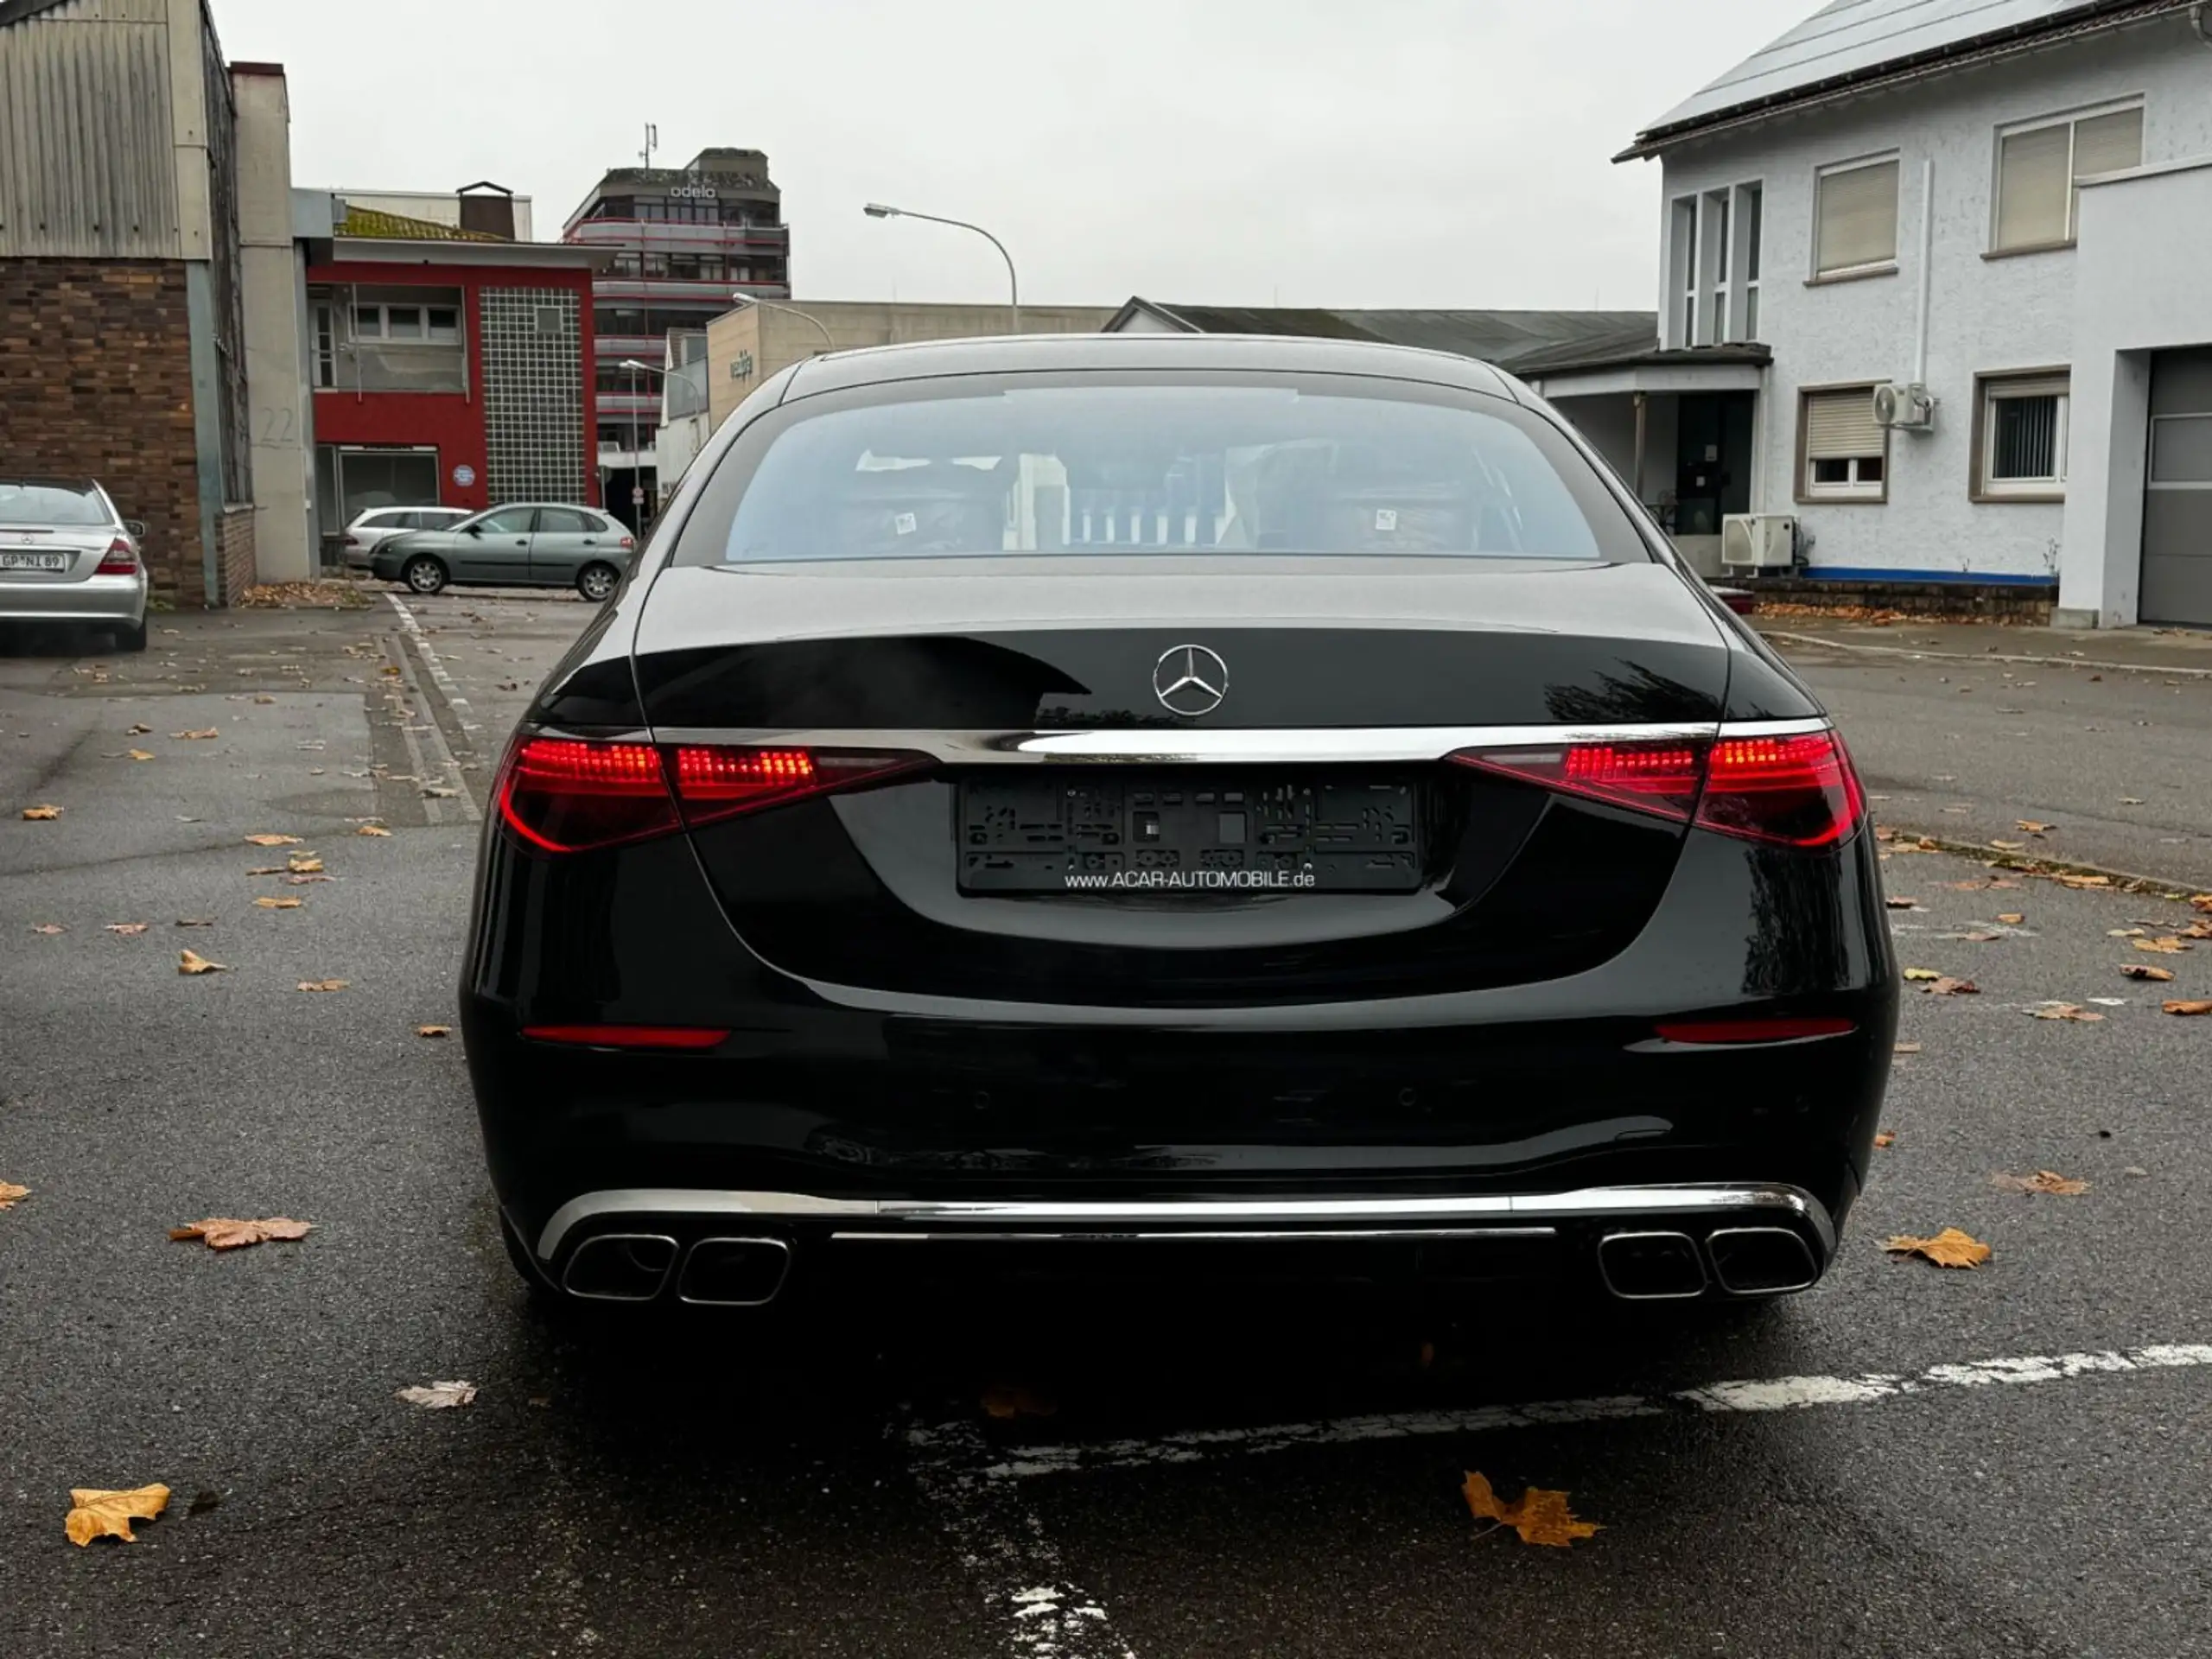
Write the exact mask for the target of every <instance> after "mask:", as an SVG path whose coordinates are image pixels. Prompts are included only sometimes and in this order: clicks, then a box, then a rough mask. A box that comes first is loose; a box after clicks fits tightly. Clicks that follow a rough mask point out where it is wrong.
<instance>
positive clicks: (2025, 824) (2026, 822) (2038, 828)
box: [2012, 818, 2058, 836]
mask: <svg viewBox="0 0 2212 1659" xmlns="http://www.w3.org/2000/svg"><path fill="white" fill-rule="evenodd" d="M2012 827H2013V828H2014V829H2019V830H2023V831H2024V832H2025V833H2026V834H2028V835H2031V836H2039V835H2041V834H2043V832H2044V830H2046V829H2056V828H2058V826H2057V825H2056V824H2055V823H2037V822H2036V821H2035V820H2034V819H2033V818H2022V819H2021V820H2020V821H2019V822H2018V823H2016V824H2014V825H2013V826H2012Z"/></svg>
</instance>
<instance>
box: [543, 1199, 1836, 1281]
mask: <svg viewBox="0 0 2212 1659" xmlns="http://www.w3.org/2000/svg"><path fill="white" fill-rule="evenodd" d="M1745 1210H1750V1211H1781V1212H1783V1214H1785V1215H1787V1216H1789V1217H1793V1218H1794V1219H1796V1220H1797V1221H1800V1222H1802V1223H1803V1224H1806V1225H1807V1226H1808V1227H1810V1228H1811V1229H1812V1230H1813V1232H1814V1234H1815V1236H1817V1237H1818V1238H1819V1240H1820V1243H1821V1256H1822V1258H1823V1259H1825V1258H1826V1257H1827V1256H1828V1255H1833V1254H1834V1250H1835V1228H1834V1224H1833V1223H1831V1222H1830V1220H1829V1219H1828V1213H1827V1209H1826V1208H1825V1207H1824V1206H1823V1205H1821V1201H1820V1200H1819V1199H1818V1198H1815V1197H1814V1196H1813V1195H1812V1194H1811V1193H1809V1192H1806V1191H1804V1190H1803V1189H1802V1187H1796V1186H1786V1185H1778V1184H1767V1183H1761V1182H1751V1181H1720V1182H1703V1183H1700V1182H1690V1183H1669V1184H1665V1185H1651V1186H1586V1187H1580V1188H1577V1189H1575V1190H1574V1191H1573V1192H1526V1193H1504V1192H1491V1193H1479V1194H1474V1195H1469V1196H1461V1197H1452V1198H1164V1199H1104V1200H1089V1199H1031V1198H1011V1199H1003V1198H817V1197H815V1196H814V1195H812V1194H811V1193H805V1192H720V1191H711V1190H707V1189H702V1188H694V1187H680V1186H679V1187H626V1188H618V1189H615V1190H613V1191H610V1192H586V1193H583V1194H582V1195H580V1196H579V1197H576V1198H571V1199H569V1201H568V1203H566V1204H564V1205H562V1206H561V1207H560V1208H559V1209H558V1210H556V1211H554V1212H553V1216H552V1217H551V1219H550V1220H549V1221H547V1222H546V1224H545V1226H544V1228H543V1230H542V1231H541V1232H540V1233H539V1234H538V1238H537V1254H538V1255H539V1257H540V1258H541V1259H542V1260H545V1261H549V1262H550V1261H551V1260H552V1259H553V1257H554V1256H555V1255H558V1254H559V1252H560V1249H561V1244H562V1242H563V1240H564V1239H565V1238H567V1236H568V1235H569V1231H570V1230H572V1229H574V1228H575V1227H577V1226H579V1225H581V1224H583V1223H585V1222H588V1221H591V1220H594V1219H596V1218H597V1217H601V1216H613V1215H639V1216H746V1217H755V1218H763V1219H777V1220H782V1221H789V1222H812V1221H848V1222H859V1223H869V1222H880V1223H884V1224H887V1230H892V1231H897V1230H901V1228H902V1227H903V1228H905V1229H906V1230H915V1229H916V1228H917V1227H918V1228H919V1229H920V1230H925V1231H926V1230H934V1229H935V1228H938V1227H956V1228H961V1229H963V1230H965V1229H967V1228H970V1227H986V1228H988V1227H992V1226H997V1227H1000V1228H1001V1229H1005V1228H1013V1229H1014V1230H1019V1231H1027V1230H1031V1229H1040V1230H1041V1229H1050V1228H1068V1227H1072V1228H1084V1227H1089V1228H1092V1229H1095V1230H1096V1229H1103V1230H1125V1229H1130V1228H1138V1227H1141V1226H1143V1225H1144V1224H1147V1223H1151V1224H1161V1223H1165V1224H1169V1225H1171V1226H1172V1225H1176V1224H1182V1223H1185V1222H1188V1223H1193V1224H1203V1223H1209V1222H1211V1223H1213V1224H1217V1225H1224V1226H1231V1227H1236V1228H1238V1229H1240V1230H1241V1229H1243V1228H1245V1227H1268V1226H1274V1225H1279V1224H1285V1223H1289V1224H1300V1223H1304V1224H1315V1223H1337V1222H1351V1223H1357V1222H1367V1223H1370V1224H1376V1223H1379V1224H1383V1225H1386V1226H1389V1227H1391V1228H1393V1229H1395V1227H1397V1226H1398V1225H1399V1224H1405V1225H1407V1226H1421V1225H1423V1224H1430V1225H1436V1224H1443V1225H1450V1224H1454V1223H1465V1222H1482V1221H1488V1220H1490V1219H1491V1218H1492V1217H1505V1218H1507V1219H1508V1220H1511V1219H1514V1218H1517V1217H1529V1219H1530V1220H1531V1221H1541V1222H1554V1221H1564V1220H1573V1219H1579V1218H1585V1217H1604V1216H1617V1215H1631V1216H1638V1217H1658V1216H1675V1215H1680V1216H1698V1215H1727V1214H1731V1213H1733V1212H1736V1211H1745ZM871 1230H873V1229H871Z"/></svg>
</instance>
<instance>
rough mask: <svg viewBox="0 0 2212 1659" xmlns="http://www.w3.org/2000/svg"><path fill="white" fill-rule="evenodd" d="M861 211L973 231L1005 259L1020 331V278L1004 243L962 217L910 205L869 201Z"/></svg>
mask: <svg viewBox="0 0 2212 1659" xmlns="http://www.w3.org/2000/svg"><path fill="white" fill-rule="evenodd" d="M861 212H862V213H866V214H867V215H868V217H869V218H870V219H927V220H928V221H929V222H930V223H931V224H932V225H950V226H953V227H954V228H955V229H956V230H963V231H973V232H976V235H978V236H980V237H982V238H983V240H984V241H986V242H988V243H989V244H990V245H992V246H993V247H995V248H996V249H997V250H998V251H999V257H1000V258H1001V259H1003V260H1005V261H1006V286H1007V302H1008V303H1009V305H1010V306H1011V308H1012V311H1013V315H1014V333H1015V334H1020V332H1021V279H1020V277H1016V276H1015V275H1014V256H1013V255H1012V254H1010V253H1008V252H1007V251H1006V244H1005V243H1003V242H1001V241H1000V240H999V239H998V238H996V237H995V236H993V235H992V234H991V233H990V232H988V231H987V230H985V229H984V228H983V227H982V226H980V225H970V224H969V222H968V221H967V220H966V219H941V218H939V217H938V215H937V214H935V213H916V212H915V211H914V210H913V209H912V208H911V207H886V206H885V205H884V204H883V203H881V202H880V201H871V202H869V203H868V205H867V206H866V207H862V208H861Z"/></svg>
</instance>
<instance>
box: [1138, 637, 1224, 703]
mask: <svg viewBox="0 0 2212 1659" xmlns="http://www.w3.org/2000/svg"><path fill="white" fill-rule="evenodd" d="M1152 690H1153V695H1154V696H1157V697H1158V698H1159V699H1160V706H1161V707H1162V708H1164V709H1166V710H1167V712H1168V713H1169V714H1171V715H1210V714H1211V713H1212V712H1213V711H1214V710H1215V709H1218V708H1220V707H1221V700H1222V699H1223V698H1224V697H1225V696H1228V695H1229V664H1227V663H1224V662H1223V661H1222V660H1221V655H1220V653H1219V652H1212V651H1209V650H1207V649H1206V648H1205V646H1204V645H1170V646H1168V648H1167V649H1166V650H1165V651H1163V652H1160V660H1159V661H1158V662H1156V663H1154V664H1153V665H1152Z"/></svg>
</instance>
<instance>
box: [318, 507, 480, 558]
mask: <svg viewBox="0 0 2212 1659" xmlns="http://www.w3.org/2000/svg"><path fill="white" fill-rule="evenodd" d="M467 517H468V509H467V508H466V507H371V508H370V509H369V510H368V511H367V512H361V513H356V514H355V515H354V518H353V523H352V524H348V525H346V540H345V543H344V546H343V552H344V555H345V559H346V569H349V570H365V569H368V568H369V562H370V560H371V559H372V558H373V557H374V556H375V554H376V550H377V548H378V546H379V545H380V544H381V543H384V542H385V541H388V540H390V539H391V537H394V536H404V535H405V534H406V533H407V532H408V531H410V530H449V529H451V528H452V527H453V526H454V525H455V524H459V523H460V522H461V520H462V519H464V518H467Z"/></svg>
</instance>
